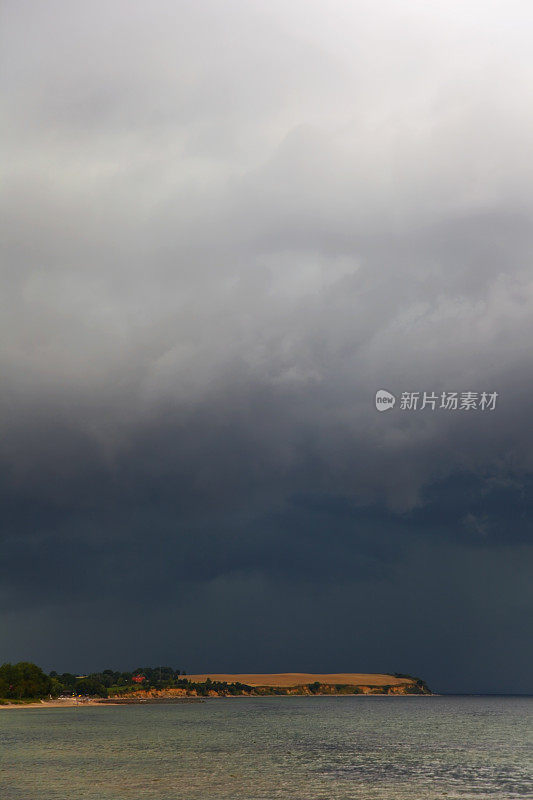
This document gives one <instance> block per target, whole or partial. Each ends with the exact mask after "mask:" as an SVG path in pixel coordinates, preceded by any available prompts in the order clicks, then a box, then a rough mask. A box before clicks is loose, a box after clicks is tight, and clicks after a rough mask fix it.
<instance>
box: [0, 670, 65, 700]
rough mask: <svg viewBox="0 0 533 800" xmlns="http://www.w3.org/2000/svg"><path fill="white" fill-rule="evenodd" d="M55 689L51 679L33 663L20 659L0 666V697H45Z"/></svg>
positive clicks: (10, 698) (24, 698)
mask: <svg viewBox="0 0 533 800" xmlns="http://www.w3.org/2000/svg"><path fill="white" fill-rule="evenodd" d="M54 690H55V687H54V682H53V680H52V679H51V678H50V677H49V676H48V675H45V673H44V672H43V671H42V669H40V667H37V666H36V665H35V664H31V663H30V662H29V661H20V662H19V663H18V664H2V666H1V667H0V697H1V698H5V699H6V700H26V699H28V698H34V697H45V696H46V695H49V694H53V692H54Z"/></svg>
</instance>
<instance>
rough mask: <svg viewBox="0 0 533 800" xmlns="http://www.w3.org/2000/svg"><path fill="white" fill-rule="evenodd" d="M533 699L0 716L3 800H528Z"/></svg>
mask: <svg viewBox="0 0 533 800" xmlns="http://www.w3.org/2000/svg"><path fill="white" fill-rule="evenodd" d="M532 712H533V698H512V697H303V698H302V697H269V698H264V699H263V698H253V699H248V698H235V699H213V700H208V701H207V702H205V703H199V704H183V705H147V706H144V707H136V706H113V707H98V706H93V707H89V708H51V709H20V710H19V709H13V710H10V711H9V712H6V713H0V759H1V762H0V797H1V798H2V800H30V798H31V800H144V798H150V799H151V800H275V799H276V800H277V799H278V798H279V799H280V800H374V799H375V800H378V799H379V800H434V799H436V798H446V800H453V799H454V798H477V800H479V799H480V798H487V797H490V798H502V799H503V798H505V800H512V799H513V798H525V797H531V796H533V775H532V763H531V747H532V740H531V731H532Z"/></svg>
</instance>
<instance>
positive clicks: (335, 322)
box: [0, 0, 533, 692]
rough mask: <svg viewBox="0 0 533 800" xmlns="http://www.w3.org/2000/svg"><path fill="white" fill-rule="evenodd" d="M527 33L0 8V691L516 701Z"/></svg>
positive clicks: (299, 7) (362, 19) (520, 623)
mask: <svg viewBox="0 0 533 800" xmlns="http://www.w3.org/2000/svg"><path fill="white" fill-rule="evenodd" d="M532 25H533V7H532V6H531V4H530V3H529V2H525V1H524V2H516V0H515V1H513V0H505V2H503V1H502V0H484V2H474V0H466V1H465V2H462V3H449V2H444V0H443V1H442V2H440V0H435V1H434V2H427V0H425V2H422V0H420V2H418V1H417V0H396V1H395V2H393V1H392V0H381V2H379V3H376V2H375V0H372V2H371V0H368V1H366V0H354V1H352V2H346V0H328V1H327V2H326V0H305V2H304V0H289V2H288V3H287V2H283V3H282V2H280V0H274V1H273V2H269V3H268V4H267V3H263V2H259V0H246V1H245V0H229V1H227V2H224V3H221V2H214V0H212V1H211V2H209V1H206V0H194V1H193V0H190V2H185V0H181V1H180V0H174V2H170V0H168V2H165V0H150V2H148V0H142V1H141V2H138V3H131V2H126V0H123V1H122V2H119V1H118V0H105V2H102V0H93V2H91V3H81V2H71V0H68V1H67V0H46V2H44V1H43V0H31V2H29V1H28V0H16V2H15V1H14V0H4V3H3V11H2V20H1V42H0V49H1V52H2V56H1V61H2V63H1V76H2V77H1V84H2V85H1V89H2V95H3V103H2V112H3V123H2V128H3V144H2V152H3V154H4V156H5V159H4V160H5V162H6V166H5V169H4V177H3V188H2V190H1V196H2V264H1V286H0V307H1V314H0V503H1V505H0V509H1V510H0V520H1V533H0V536H1V549H0V578H1V581H0V662H2V661H16V660H20V659H28V660H32V661H36V662H38V663H40V664H41V665H42V666H44V667H45V668H47V669H52V668H54V669H57V670H59V671H63V670H72V671H77V670H90V669H99V668H105V667H113V668H123V669H126V668H133V667H136V666H138V665H139V664H156V663H157V664H159V663H167V664H169V665H171V666H174V667H175V668H180V669H187V670H188V671H189V672H195V671H198V672H203V671H209V670H211V671H220V672H222V671H226V670H227V671H243V672H245V671H339V672H340V671H400V672H412V673H415V674H420V675H422V677H424V678H425V679H426V680H427V681H428V682H429V684H430V685H431V686H432V688H435V689H436V690H440V691H480V692H483V691H491V692H497V691H502V692H505V691H509V692H526V691H532V690H533V686H532V684H531V660H532V656H533V652H532V650H531V642H532V641H533V637H532V636H531V618H532V611H533V608H532V603H531V600H532V597H531V594H532V592H531V586H532V581H531V572H532V564H531V528H532V523H531V520H532V510H533V480H532V478H533V427H532V418H531V413H532V393H533V372H532V366H533V364H532V361H533V358H532V352H533V350H532V342H533V268H532V255H533V232H532V225H531V222H532V220H531V214H532V206H533V194H532V191H531V186H532V180H533V174H532V173H533V161H532V159H531V152H532V145H533V106H532V104H531V97H532V94H533V56H532V55H531V30H532ZM382 388H383V389H387V390H388V391H390V392H393V393H394V394H395V395H396V396H397V398H398V400H397V403H396V406H395V407H394V408H393V409H392V410H389V411H387V412H385V413H379V412H378V411H376V409H375V405H374V396H375V393H376V391H377V390H378V389H382ZM416 391H419V392H423V391H428V392H429V391H431V392H435V393H436V394H438V395H439V397H440V394H441V393H442V392H452V391H456V392H459V393H461V392H466V391H472V392H478V393H481V392H483V391H485V392H497V393H498V398H497V402H496V406H495V408H494V410H488V409H486V410H484V411H481V410H480V409H478V410H471V411H465V410H461V409H458V410H456V411H452V410H448V411H446V410H444V409H439V408H436V409H435V410H434V411H433V410H431V409H429V408H426V409H424V410H423V411H422V410H416V411H414V410H411V411H409V410H407V409H402V408H401V407H400V396H401V393H402V392H416Z"/></svg>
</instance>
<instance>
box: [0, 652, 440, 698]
mask: <svg viewBox="0 0 533 800" xmlns="http://www.w3.org/2000/svg"><path fill="white" fill-rule="evenodd" d="M355 694H357V695H429V694H431V691H430V689H429V687H428V685H427V683H426V682H425V681H424V680H422V679H421V678H417V677H415V676H413V675H407V674H403V673H398V672H396V673H390V674H389V673H361V672H339V673H307V672H278V673H235V674H233V673H202V674H194V675H188V674H187V673H186V672H185V671H183V670H175V669H173V668H172V667H139V668H137V669H135V670H133V671H132V672H119V671H116V670H111V669H105V670H103V671H102V672H92V673H89V674H87V675H74V674H73V673H69V672H63V673H58V672H55V671H52V672H50V673H49V674H46V673H45V672H43V670H42V669H41V668H40V667H38V666H37V665H36V664H32V663H31V662H19V663H18V664H2V666H0V705H2V706H4V707H6V706H15V705H18V706H20V705H35V704H37V705H41V706H42V705H48V706H49V705H62V706H64V705H80V704H83V703H90V704H94V703H106V704H107V703H109V704H111V703H113V702H116V703H121V704H122V703H125V702H127V703H146V702H151V701H152V702H163V701H165V700H168V701H178V700H180V699H183V700H187V699H190V698H206V697H238V696H240V697H266V696H269V695H278V696H284V695H285V696H289V695H300V696H305V695H308V696H312V695H355Z"/></svg>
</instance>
